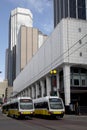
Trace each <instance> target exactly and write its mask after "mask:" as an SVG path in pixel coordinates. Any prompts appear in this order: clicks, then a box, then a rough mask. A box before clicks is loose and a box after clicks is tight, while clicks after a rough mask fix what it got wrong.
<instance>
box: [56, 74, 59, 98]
mask: <svg viewBox="0 0 87 130" xmlns="http://www.w3.org/2000/svg"><path fill="white" fill-rule="evenodd" d="M56 79H57V96H59V73H57V75H56Z"/></svg>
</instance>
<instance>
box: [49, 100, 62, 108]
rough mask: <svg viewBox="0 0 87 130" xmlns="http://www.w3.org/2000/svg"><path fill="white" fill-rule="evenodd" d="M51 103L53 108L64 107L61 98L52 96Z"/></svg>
mask: <svg viewBox="0 0 87 130" xmlns="http://www.w3.org/2000/svg"><path fill="white" fill-rule="evenodd" d="M49 103H50V108H51V109H62V108H63V104H62V101H61V99H57V98H52V99H49Z"/></svg>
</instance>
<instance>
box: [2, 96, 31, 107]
mask: <svg viewBox="0 0 87 130" xmlns="http://www.w3.org/2000/svg"><path fill="white" fill-rule="evenodd" d="M20 99H32V98H31V97H17V98H12V99H10V100H9V101H8V102H6V103H4V104H3V106H5V105H8V104H10V103H15V102H18V101H19V100H20Z"/></svg>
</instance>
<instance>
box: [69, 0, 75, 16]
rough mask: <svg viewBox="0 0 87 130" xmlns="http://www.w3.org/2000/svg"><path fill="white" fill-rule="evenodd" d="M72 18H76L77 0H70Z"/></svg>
mask: <svg viewBox="0 0 87 130" xmlns="http://www.w3.org/2000/svg"><path fill="white" fill-rule="evenodd" d="M69 5H70V6H69V7H70V17H72V18H76V0H70V3H69Z"/></svg>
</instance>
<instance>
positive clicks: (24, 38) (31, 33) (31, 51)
mask: <svg viewBox="0 0 87 130" xmlns="http://www.w3.org/2000/svg"><path fill="white" fill-rule="evenodd" d="M46 39H47V35H44V34H43V33H42V32H40V31H39V30H38V29H37V28H33V27H26V26H23V25H22V26H21V28H20V31H19V34H18V45H17V46H16V53H17V57H16V76H17V75H18V74H19V73H20V72H21V71H22V70H23V69H24V67H25V66H26V65H27V63H28V62H29V61H30V60H31V59H32V57H33V56H34V55H35V53H36V52H37V51H38V49H39V48H40V47H41V45H42V44H43V43H44V42H45V40H46Z"/></svg>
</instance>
